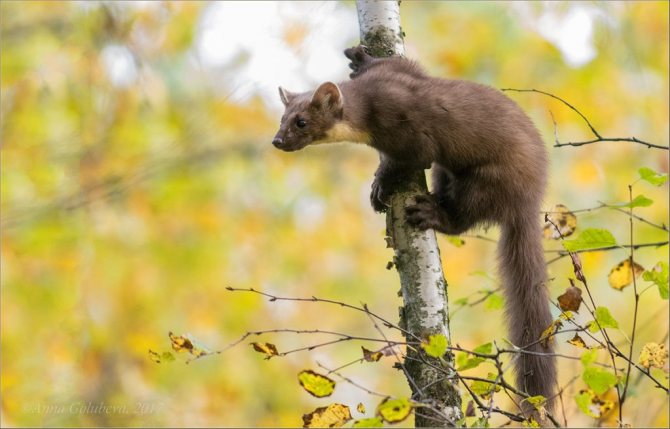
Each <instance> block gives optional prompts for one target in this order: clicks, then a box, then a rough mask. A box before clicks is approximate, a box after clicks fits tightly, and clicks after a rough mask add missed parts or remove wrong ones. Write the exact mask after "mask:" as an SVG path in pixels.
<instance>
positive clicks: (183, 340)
mask: <svg viewBox="0 0 670 429" xmlns="http://www.w3.org/2000/svg"><path fill="white" fill-rule="evenodd" d="M168 336H169V337H170V342H171V343H172V349H174V351H176V352H179V353H183V352H189V353H190V354H192V355H193V356H195V357H196V358H199V357H201V356H205V355H208V354H210V352H209V351H207V350H205V349H204V348H203V347H197V346H195V345H194V344H193V341H192V340H191V339H190V338H188V337H186V336H184V335H175V334H173V333H172V332H169V333H168Z"/></svg>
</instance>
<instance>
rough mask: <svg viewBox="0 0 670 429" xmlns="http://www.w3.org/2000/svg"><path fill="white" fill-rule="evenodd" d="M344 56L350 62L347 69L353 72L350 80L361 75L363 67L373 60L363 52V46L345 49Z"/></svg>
mask: <svg viewBox="0 0 670 429" xmlns="http://www.w3.org/2000/svg"><path fill="white" fill-rule="evenodd" d="M344 56H345V57H347V58H349V59H350V60H351V62H350V63H349V68H350V69H351V70H353V72H352V73H351V74H350V75H349V77H350V78H352V79H353V78H355V77H356V76H358V75H359V74H361V73H363V71H364V69H365V65H366V64H367V63H369V62H370V61H372V59H373V58H372V57H371V56H370V55H369V54H368V53H367V52H365V46H363V45H358V46H356V47H354V48H349V49H345V50H344Z"/></svg>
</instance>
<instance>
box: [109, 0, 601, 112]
mask: <svg viewBox="0 0 670 429" xmlns="http://www.w3.org/2000/svg"><path fill="white" fill-rule="evenodd" d="M128 7H147V8H151V7H158V3H154V2H134V3H131V4H128ZM531 7H532V5H531V4H528V3H526V2H512V3H510V8H511V13H514V14H517V15H518V16H519V20H520V22H523V25H525V26H526V27H527V28H528V29H529V31H535V32H537V33H538V34H539V35H541V36H542V37H543V38H545V39H546V40H547V41H549V42H550V43H552V44H553V45H555V46H556V48H557V49H558V50H559V51H560V52H561V54H562V56H563V59H564V61H565V62H566V64H567V65H568V66H570V67H576V68H577V67H581V66H584V65H586V64H588V63H589V62H590V61H591V60H592V59H594V58H595V56H596V55H597V51H596V49H595V47H594V45H593V27H594V20H595V19H596V18H599V17H600V18H602V17H603V14H602V12H600V11H599V10H598V9H597V8H595V7H593V6H591V5H590V4H588V3H569V4H568V5H567V7H566V5H565V4H564V3H562V2H545V3H544V9H543V11H542V13H541V14H540V16H539V18H538V17H537V16H536V15H534V14H533V13H532V12H531ZM605 18H606V17H605ZM287 39H290V40H293V42H294V43H292V44H290V45H289V44H287V43H285V41H286V40H287ZM356 43H358V19H357V16H356V10H355V8H354V7H353V6H352V5H351V4H341V3H339V2H332V1H328V2H317V1H313V2H303V1H299V2H293V1H281V2H280V1H264V2H253V1H235V2H234V1H226V2H214V3H212V4H210V5H209V6H208V8H207V10H206V12H205V13H204V14H203V16H202V18H201V19H200V22H199V23H198V28H197V30H196V37H195V39H194V46H193V49H192V50H193V57H194V58H195V59H196V61H197V62H198V63H199V65H200V66H201V67H204V68H206V69H210V70H212V72H213V73H212V74H213V75H215V72H216V71H225V72H224V73H220V74H219V76H225V82H221V83H222V84H223V85H225V87H226V91H227V95H228V96H230V97H231V99H232V100H236V101H244V100H246V99H248V98H250V97H252V96H254V95H260V96H261V97H262V98H263V100H264V101H265V102H266V103H267V105H268V106H270V107H272V108H274V109H277V110H281V103H280V101H279V98H278V96H277V86H278V85H281V86H284V87H286V88H287V89H289V90H293V91H306V90H309V89H310V88H313V87H314V86H315V85H317V84H318V83H320V82H323V81H326V80H335V81H337V80H343V79H346V78H347V76H348V73H349V70H348V68H347V63H346V61H344V60H343V57H342V50H343V49H344V48H345V47H347V46H350V45H353V44H356ZM102 58H103V63H104V64H105V67H106V70H107V74H108V76H109V77H110V80H111V81H112V83H113V84H115V85H117V86H128V85H131V84H132V83H133V82H134V81H135V80H136V79H137V74H138V73H137V70H136V61H134V60H133V57H132V54H131V53H130V51H129V50H127V49H126V48H125V47H123V46H120V45H108V46H107V47H106V48H104V49H103V51H102ZM222 78H223V77H222Z"/></svg>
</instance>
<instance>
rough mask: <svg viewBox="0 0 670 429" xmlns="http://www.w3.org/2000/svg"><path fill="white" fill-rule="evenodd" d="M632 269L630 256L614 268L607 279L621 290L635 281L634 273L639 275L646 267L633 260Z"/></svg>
mask: <svg viewBox="0 0 670 429" xmlns="http://www.w3.org/2000/svg"><path fill="white" fill-rule="evenodd" d="M632 267H633V268H632V269H631V261H630V258H628V259H625V260H623V261H621V262H619V263H618V264H617V266H616V267H614V268H612V271H610V274H609V276H608V277H607V280H608V281H609V283H610V286H612V287H613V288H614V289H616V290H621V289H623V288H625V287H626V286H628V285H630V284H631V283H632V282H633V275H634V276H635V277H639V276H640V274H642V272H643V271H644V268H643V267H642V266H641V265H640V264H638V263H637V262H633V264H632Z"/></svg>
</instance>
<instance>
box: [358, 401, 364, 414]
mask: <svg viewBox="0 0 670 429" xmlns="http://www.w3.org/2000/svg"><path fill="white" fill-rule="evenodd" d="M356 411H358V412H359V413H361V414H365V405H363V403H362V402H359V403H358V405H356Z"/></svg>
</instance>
